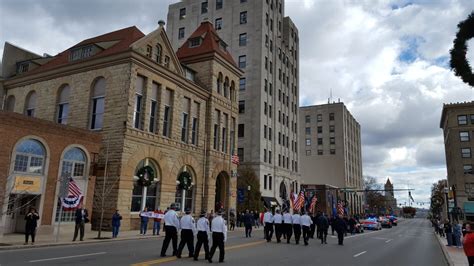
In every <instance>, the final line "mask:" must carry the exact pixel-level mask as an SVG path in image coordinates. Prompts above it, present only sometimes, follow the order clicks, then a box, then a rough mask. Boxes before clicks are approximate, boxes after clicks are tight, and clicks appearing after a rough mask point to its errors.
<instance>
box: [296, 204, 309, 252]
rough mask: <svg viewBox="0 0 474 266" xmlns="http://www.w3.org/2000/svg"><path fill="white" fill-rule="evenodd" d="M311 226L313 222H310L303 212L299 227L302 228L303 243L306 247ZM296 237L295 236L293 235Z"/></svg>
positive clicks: (306, 214)
mask: <svg viewBox="0 0 474 266" xmlns="http://www.w3.org/2000/svg"><path fill="white" fill-rule="evenodd" d="M312 224H313V221H312V220H311V217H309V215H308V213H307V212H305V213H304V214H303V216H301V227H302V228H303V241H304V245H305V246H307V245H308V240H309V236H310V233H311V225H312ZM295 237H296V234H295Z"/></svg>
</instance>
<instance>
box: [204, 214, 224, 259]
mask: <svg viewBox="0 0 474 266" xmlns="http://www.w3.org/2000/svg"><path fill="white" fill-rule="evenodd" d="M211 231H212V247H211V251H210V253H209V257H208V258H207V260H208V261H209V262H210V263H212V257H213V256H214V252H216V249H217V247H219V262H224V255H225V250H224V249H225V247H224V242H226V241H227V226H226V224H225V221H224V218H222V211H221V210H219V211H218V212H217V216H216V217H215V218H214V219H212V224H211Z"/></svg>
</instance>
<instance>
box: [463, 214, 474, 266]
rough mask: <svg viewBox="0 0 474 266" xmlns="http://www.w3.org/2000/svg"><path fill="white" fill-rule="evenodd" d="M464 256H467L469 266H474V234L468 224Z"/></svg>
mask: <svg viewBox="0 0 474 266" xmlns="http://www.w3.org/2000/svg"><path fill="white" fill-rule="evenodd" d="M463 247H464V254H466V257H467V261H468V262H469V266H474V233H473V232H472V231H471V224H469V223H467V224H466V235H465V236H464V242H463Z"/></svg>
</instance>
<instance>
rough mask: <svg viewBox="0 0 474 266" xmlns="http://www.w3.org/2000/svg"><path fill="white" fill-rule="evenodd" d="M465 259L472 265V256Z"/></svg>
mask: <svg viewBox="0 0 474 266" xmlns="http://www.w3.org/2000/svg"><path fill="white" fill-rule="evenodd" d="M467 261H468V262H469V266H474V256H470V257H467Z"/></svg>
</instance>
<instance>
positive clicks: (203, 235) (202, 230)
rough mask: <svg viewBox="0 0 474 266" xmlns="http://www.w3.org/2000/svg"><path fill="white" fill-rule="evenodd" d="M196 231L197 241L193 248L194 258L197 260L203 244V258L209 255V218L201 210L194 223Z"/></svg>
mask: <svg viewBox="0 0 474 266" xmlns="http://www.w3.org/2000/svg"><path fill="white" fill-rule="evenodd" d="M196 229H197V231H198V233H197V243H196V248H195V249H194V260H198V257H199V251H200V250H201V246H202V245H204V254H205V258H206V259H207V258H208V257H209V238H208V235H209V234H210V231H209V220H207V218H206V212H205V211H202V212H201V215H200V218H199V220H198V221H197V224H196Z"/></svg>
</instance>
